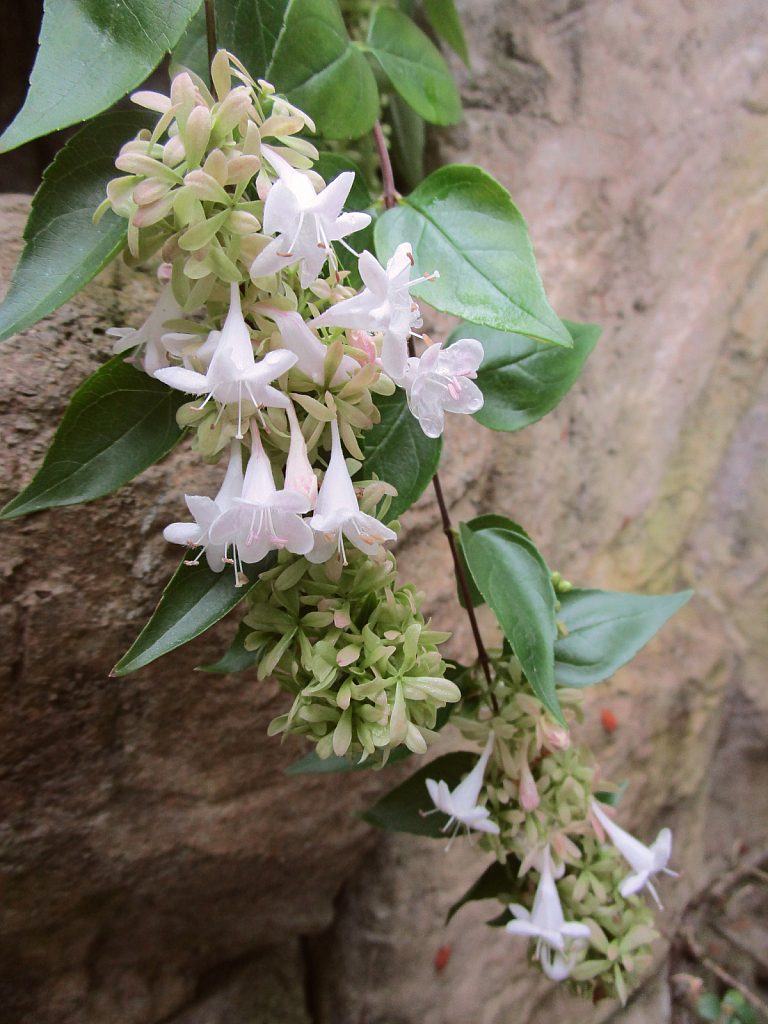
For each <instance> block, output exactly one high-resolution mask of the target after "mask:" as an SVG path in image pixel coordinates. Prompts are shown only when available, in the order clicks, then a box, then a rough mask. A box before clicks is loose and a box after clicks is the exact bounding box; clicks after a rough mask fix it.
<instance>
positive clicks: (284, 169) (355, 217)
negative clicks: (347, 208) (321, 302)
mask: <svg viewBox="0 0 768 1024" xmlns="http://www.w3.org/2000/svg"><path fill="white" fill-rule="evenodd" d="M261 152H262V155H263V156H265V157H266V158H267V160H269V162H270V163H271V164H272V166H273V167H274V169H275V170H276V171H277V173H278V174H279V178H278V180H277V181H276V182H275V183H274V185H273V186H272V188H271V189H270V190H269V194H268V196H267V198H266V202H265V203H264V219H263V222H262V230H263V231H264V234H265V235H274V234H277V238H274V239H273V240H272V241H271V242H270V243H269V244H268V245H267V247H266V248H265V249H263V250H262V252H260V253H259V255H258V256H257V257H256V259H255V260H254V261H253V263H252V265H251V277H252V278H253V279H254V280H256V279H257V278H260V277H267V276H268V275H269V274H274V273H276V272H277V271H278V270H282V269H283V267H288V266H290V265H291V264H292V263H299V265H300V270H301V286H302V288H306V287H307V285H309V284H311V283H312V282H313V281H314V280H315V278H316V277H317V276H318V274H319V273H320V271H321V270H322V268H323V264H324V263H325V261H326V259H327V258H328V257H329V256H330V258H331V261H332V263H334V264H335V260H336V255H335V253H334V251H333V247H332V246H331V242H334V241H338V239H340V238H343V237H344V236H345V235H349V234H351V233H352V232H353V231H360V229H361V228H364V227H367V225H368V224H370V222H371V218H370V217H369V216H368V214H367V213H342V212H341V210H342V207H343V206H344V203H345V202H346V199H347V196H348V195H349V190H350V189H351V188H352V185H353V183H354V180H355V175H354V173H353V172H352V171H344V172H343V173H342V174H340V175H339V176H338V177H337V178H335V179H334V180H333V181H332V182H331V184H330V185H327V186H326V187H325V188H324V189H322V190H321V191H320V192H315V190H314V187H313V186H312V182H311V181H310V180H309V178H308V177H307V176H306V174H302V173H301V171H297V170H296V168H295V167H291V165H290V164H289V163H288V161H287V160H284V159H283V158H282V157H281V156H279V154H277V153H275V151H274V150H273V149H271V148H270V147H269V146H262V147H261Z"/></svg>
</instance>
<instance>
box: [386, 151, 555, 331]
mask: <svg viewBox="0 0 768 1024" xmlns="http://www.w3.org/2000/svg"><path fill="white" fill-rule="evenodd" d="M404 240H408V241H410V242H411V243H412V245H413V255H414V259H415V268H414V277H415V276H417V275H418V276H420V275H422V274H430V273H432V271H433V270H439V271H440V278H439V280H437V281H426V282H424V283H423V284H420V285H417V286H416V287H415V288H414V289H413V292H412V294H414V295H416V296H418V298H420V299H423V300H424V301H425V302H428V303H429V304H430V306H434V308H435V309H439V310H440V311H441V312H443V313H452V314H453V315H454V316H459V317H461V318H462V319H464V320H469V321H471V322H472V323H474V324H485V325H486V326H488V327H493V328H495V329H497V330H500V331H515V332H517V333H518V334H525V335H527V336H529V337H532V338H538V339H539V340H541V341H548V342H552V343H553V344H555V345H563V346H565V347H566V348H570V347H571V345H572V344H573V342H572V341H571V336H570V334H569V333H568V331H567V329H566V328H565V327H564V326H563V324H562V323H561V322H560V319H559V318H558V316H557V314H556V313H555V311H554V310H553V309H552V307H551V306H550V304H549V302H548V301H547V297H546V295H545V294H544V285H543V283H542V280H541V276H540V275H539V271H538V268H537V266H536V258H535V256H534V253H533V246H532V245H531V240H530V238H529V237H528V231H527V229H526V226H525V221H524V220H523V218H522V216H521V214H520V211H519V210H518V209H517V207H516V206H515V204H514V203H513V202H512V199H511V197H510V195H509V193H508V192H507V191H506V189H504V188H502V187H501V185H499V183H498V182H497V181H494V179H493V178H492V177H491V176H490V175H488V174H486V173H485V171H481V170H480V168H479V167H469V166H463V165H461V166H460V165H452V166H449V167H441V168H440V169H439V170H437V171H435V172H434V173H433V174H430V176H429V177H428V178H427V179H425V181H423V182H422V183H421V185H419V187H418V188H417V189H416V191H415V192H412V193H411V195H409V196H408V197H407V198H406V199H403V200H402V202H401V205H400V206H397V207H395V209H393V210H388V211H387V212H386V213H385V214H384V215H383V216H382V217H380V218H379V220H378V222H377V224H376V253H377V255H378V257H379V259H380V260H381V261H382V262H386V261H387V260H388V259H389V258H390V256H391V255H392V254H393V253H394V251H395V249H396V248H397V246H398V245H399V244H400V243H401V242H402V241H404Z"/></svg>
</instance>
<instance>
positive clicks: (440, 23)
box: [424, 0, 469, 67]
mask: <svg viewBox="0 0 768 1024" xmlns="http://www.w3.org/2000/svg"><path fill="white" fill-rule="evenodd" d="M424 9H425V11H426V12H427V17H428V18H429V23H430V25H431V26H432V28H433V29H434V30H435V32H436V33H437V34H438V35H439V36H440V38H441V39H444V40H445V41H446V43H448V45H449V46H450V48H451V49H452V50H453V51H454V53H457V54H458V55H459V57H461V59H462V60H463V61H464V63H465V64H466V65H467V67H469V50H468V49H467V40H466V39H465V38H464V29H463V28H462V27H461V20H460V18H459V12H458V11H457V10H456V4H455V3H454V0H424Z"/></svg>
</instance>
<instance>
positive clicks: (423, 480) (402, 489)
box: [357, 388, 443, 519]
mask: <svg viewBox="0 0 768 1024" xmlns="http://www.w3.org/2000/svg"><path fill="white" fill-rule="evenodd" d="M376 405H377V407H378V410H379V412H380V413H381V422H380V423H376V424H375V425H374V426H373V428H372V429H371V430H369V431H368V432H367V433H366V435H365V462H364V463H363V466H362V468H361V469H360V470H359V472H358V474H357V476H358V477H360V478H361V479H369V478H370V476H371V474H373V473H376V475H377V476H378V477H379V479H380V480H386V482H387V483H388V484H392V486H393V487H396V488H397V497H396V498H393V499H392V504H391V506H390V510H389V515H390V516H391V518H392V519H396V518H397V517H398V516H401V515H402V514H403V512H405V511H407V509H409V508H410V507H411V505H412V504H413V503H414V501H416V499H417V498H419V497H420V496H421V494H422V493H423V492H424V490H425V488H426V487H427V485H428V484H429V482H430V480H431V479H432V477H433V476H434V475H435V473H436V472H437V467H438V466H439V465H440V455H441V454H442V450H443V439H442V437H438V438H431V437H427V435H426V434H425V433H424V431H423V430H422V429H421V427H420V426H419V421H418V420H417V419H416V417H415V416H414V415H413V414H412V413H411V410H410V409H409V408H408V400H407V398H406V395H405V391H403V389H402V388H397V390H396V391H395V393H394V394H392V395H388V396H384V395H377V396H376Z"/></svg>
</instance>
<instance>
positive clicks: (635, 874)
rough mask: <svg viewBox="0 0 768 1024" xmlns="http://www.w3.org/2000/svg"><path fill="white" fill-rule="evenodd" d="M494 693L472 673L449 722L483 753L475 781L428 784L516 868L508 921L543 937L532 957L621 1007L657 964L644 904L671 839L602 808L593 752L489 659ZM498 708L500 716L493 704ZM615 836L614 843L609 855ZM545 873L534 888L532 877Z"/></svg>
mask: <svg viewBox="0 0 768 1024" xmlns="http://www.w3.org/2000/svg"><path fill="white" fill-rule="evenodd" d="M491 665H492V671H493V685H492V688H491V690H490V691H489V690H488V688H487V686H486V684H485V681H484V677H483V675H482V674H481V673H480V672H479V671H478V670H477V669H475V670H474V671H472V672H471V679H472V681H471V684H468V685H466V686H465V689H467V690H469V692H473V693H475V694H476V696H474V697H472V698H465V699H464V701H463V704H462V707H461V709H460V710H459V711H458V713H455V714H454V715H453V717H452V721H453V722H454V723H455V724H456V725H457V726H458V727H459V729H460V730H461V732H462V734H463V735H464V736H465V737H466V738H467V739H470V740H473V741H475V742H476V743H477V744H478V746H479V747H482V750H483V753H482V755H481V757H480V760H479V761H478V763H477V765H476V766H475V768H474V769H473V771H472V772H470V774H469V775H468V776H467V777H466V778H465V779H464V780H463V781H462V782H461V783H460V784H459V786H458V787H457V788H456V789H454V790H453V792H451V791H450V790H449V789H448V787H447V786H446V784H445V783H444V782H442V781H440V780H428V781H427V788H428V790H429V794H430V796H431V798H432V801H433V802H434V804H435V807H436V809H439V810H442V811H443V812H444V813H445V814H448V815H449V816H450V822H449V825H448V826H446V828H447V829H449V827H450V825H453V824H454V822H455V826H454V829H455V827H456V826H458V825H465V826H466V827H467V830H469V829H476V830H478V831H480V832H481V833H482V834H481V835H480V838H479V845H480V846H481V848H483V849H486V850H488V851H489V852H493V853H494V854H495V855H496V857H497V859H498V861H499V862H500V863H502V864H506V865H508V866H509V867H510V869H512V874H513V876H514V877H515V878H516V881H515V882H514V883H512V884H511V885H510V889H512V890H513V891H512V892H509V893H507V894H505V895H506V905H507V911H506V914H505V918H504V920H505V921H506V925H507V931H508V932H509V933H510V934H512V935H523V936H528V937H530V938H532V939H535V940H536V942H535V946H534V952H533V959H534V960H536V961H537V962H538V963H539V964H540V966H541V968H542V970H543V971H544V973H545V974H547V975H548V977H550V978H552V979H553V980H555V981H561V980H564V979H565V978H569V979H570V984H572V985H573V986H574V988H575V989H576V990H578V991H580V992H582V993H583V994H592V993H594V992H595V991H598V992H599V993H600V994H601V995H608V996H610V995H615V996H618V997H619V998H621V999H622V1000H624V999H625V998H626V994H627V980H628V977H629V976H630V975H632V974H635V973H637V972H639V971H641V970H642V969H643V968H644V967H645V966H647V964H648V963H649V962H650V959H651V950H650V943H651V942H652V941H653V940H654V939H655V938H656V937H657V935H658V933H657V932H656V931H655V930H654V928H653V911H652V909H651V908H650V907H649V906H648V905H647V903H645V902H644V901H643V900H642V899H640V897H639V896H638V895H637V894H638V893H639V892H640V890H641V889H642V888H644V887H646V888H647V889H648V890H649V892H650V894H651V895H652V896H653V898H654V900H655V901H656V903H658V905H659V907H661V904H660V903H659V899H658V895H657V893H656V890H655V888H654V885H653V882H652V881H651V879H652V876H653V875H655V874H657V873H658V872H666V873H668V874H673V872H671V871H669V869H668V868H667V862H668V860H669V857H670V855H671V847H672V839H671V833H670V832H669V829H662V831H661V832H660V833H659V836H658V838H657V839H656V841H655V842H654V843H653V844H652V845H651V846H650V847H647V846H645V845H644V844H643V843H641V842H639V840H637V839H635V838H634V837H633V836H631V835H629V834H628V833H627V832H625V831H624V830H623V829H622V828H620V827H619V826H618V825H617V824H616V823H615V821H613V819H612V817H611V815H612V814H613V811H612V809H611V808H610V807H609V806H608V805H607V804H606V803H603V802H601V799H599V798H598V797H597V796H596V795H595V791H599V795H600V797H602V800H605V799H606V798H607V797H608V796H609V795H610V793H611V792H613V791H616V789H617V788H616V787H613V786H611V785H610V784H609V783H606V782H605V781H604V780H600V781H598V777H599V773H598V771H597V767H596V765H595V764H594V763H593V761H592V757H591V755H590V752H589V751H588V750H587V749H586V748H579V747H574V746H573V745H572V744H571V739H570V735H569V731H568V730H567V729H566V728H565V727H563V726H562V725H561V724H559V723H558V722H557V721H556V720H555V719H554V718H553V717H552V716H551V715H550V713H549V712H548V711H547V710H546V709H545V708H544V706H543V705H542V704H541V702H540V701H538V700H537V699H536V697H534V696H533V694H532V693H531V691H530V689H529V687H528V685H527V683H526V680H525V677H524V676H523V674H522V672H521V669H520V665H519V663H518V662H517V659H516V658H515V657H514V656H513V655H511V654H508V653H506V654H501V653H499V654H498V655H495V656H493V657H492V659H491ZM491 693H492V694H493V698H495V702H496V706H495V708H494V707H493V701H492V698H491ZM558 696H559V698H560V702H561V705H562V706H563V708H564V711H565V716H566V719H568V720H573V719H574V717H577V716H578V715H579V713H580V708H579V705H580V701H581V695H580V693H579V691H577V690H572V691H569V690H566V689H560V690H558ZM606 835H607V837H608V838H609V839H610V841H611V845H606V843H605V839H606ZM532 871H534V872H536V873H537V874H538V883H537V885H536V887H535V888H533V887H532V886H531V884H530V881H529V880H530V878H531V872H532Z"/></svg>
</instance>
